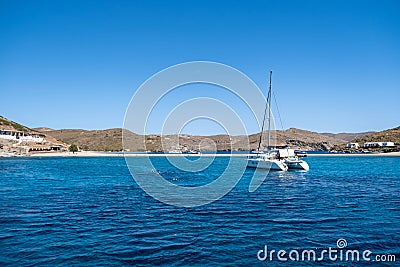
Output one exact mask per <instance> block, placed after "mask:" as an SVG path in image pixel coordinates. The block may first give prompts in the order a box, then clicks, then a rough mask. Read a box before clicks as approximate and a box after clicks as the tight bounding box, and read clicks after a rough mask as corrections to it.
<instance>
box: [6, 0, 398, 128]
mask: <svg viewBox="0 0 400 267" xmlns="http://www.w3.org/2000/svg"><path fill="white" fill-rule="evenodd" d="M399 14H400V1H366V0H362V1H304V0H303V1H260V2H257V1H242V2H237V1H12V0H10V1H4V0H0V114H1V115H3V116H6V117H8V118H10V119H12V120H15V121H17V122H20V123H22V124H25V125H27V126H30V127H37V126H47V127H51V128H56V129H59V128H84V129H104V128H112V127H121V126H122V123H123V117H124V113H125V109H126V107H127V105H128V103H129V100H130V98H131V97H132V95H133V93H134V92H135V90H136V89H137V88H138V87H139V86H140V85H141V84H142V83H143V82H144V81H145V80H146V79H147V78H149V77H150V76H151V75H153V74H154V73H156V72H158V71H160V70H162V69H164V68H166V67H168V66H171V65H174V64H177V63H182V62H186V61H193V60H207V61H216V62H221V63H224V64H228V65H230V66H232V67H235V68H237V69H239V70H240V71H242V72H244V73H245V74H247V75H248V76H249V77H250V78H251V79H253V80H254V81H255V82H256V83H257V84H258V85H259V86H260V87H261V88H263V89H266V88H267V84H268V80H267V77H268V76H267V72H268V70H270V69H272V70H273V71H274V88H275V89H276V93H277V98H278V103H279V108H280V113H281V115H282V119H283V124H284V127H285V128H289V127H297V128H302V129H307V130H312V131H319V132H343V131H345V132H359V131H367V130H383V129H386V128H392V127H395V126H398V125H400V121H399V119H400V108H399V104H398V103H399V99H400V16H399ZM207 90H208V91H207ZM207 92H209V93H210V94H213V88H211V87H210V88H208V89H204V91H203V92H202V96H205V95H207ZM182 100H184V99H183V96H182ZM189 128H190V127H188V129H189ZM192 128H193V127H192ZM194 128H196V127H194ZM153 129H154V131H157V129H158V125H153ZM218 131H219V130H216V128H215V127H214V128H213V127H210V128H207V127H204V129H203V130H202V132H199V133H201V134H207V133H209V134H213V133H215V132H218ZM249 131H250V132H256V131H257V129H256V128H252V129H249ZM188 132H190V131H189V130H188ZM192 133H193V132H192Z"/></svg>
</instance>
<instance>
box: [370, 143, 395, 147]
mask: <svg viewBox="0 0 400 267" xmlns="http://www.w3.org/2000/svg"><path fill="white" fill-rule="evenodd" d="M394 146H395V145H394V142H365V143H364V147H365V148H374V147H394Z"/></svg>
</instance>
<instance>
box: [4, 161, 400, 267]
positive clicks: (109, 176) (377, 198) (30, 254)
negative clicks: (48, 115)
mask: <svg viewBox="0 0 400 267" xmlns="http://www.w3.org/2000/svg"><path fill="white" fill-rule="evenodd" d="M228 160H229V158H227V157H219V158H216V159H215V161H214V163H213V164H212V165H211V166H210V167H209V168H207V169H206V170H204V171H202V172H199V173H186V172H183V171H180V170H178V169H176V168H174V167H173V166H172V165H171V164H169V163H168V161H167V160H166V158H164V157H157V158H153V159H152V161H153V163H154V166H155V168H156V169H157V170H160V171H161V174H162V175H163V176H164V177H165V179H166V180H168V181H170V182H172V183H176V184H178V185H181V186H197V185H203V184H207V183H209V182H211V181H212V180H214V179H216V178H217V177H218V175H219V174H220V173H221V172H222V171H223V169H224V168H225V167H226V165H227V162H228ZM243 160H245V159H244V158H243ZM137 161H138V166H140V158H138V159H137ZM307 161H308V163H309V165H310V167H311V169H310V171H309V172H285V173H282V172H271V173H269V174H268V177H267V178H266V179H265V181H264V183H263V184H262V185H261V186H260V187H259V188H258V190H257V191H255V192H252V193H250V192H248V185H249V182H250V180H251V177H252V174H253V172H254V170H251V169H250V170H246V172H245V173H244V175H243V177H242V179H241V180H240V182H239V183H238V184H237V186H236V187H235V188H234V189H233V190H232V191H231V192H230V193H229V194H227V195H226V196H224V197H223V198H221V199H219V200H218V201H215V202H213V203H211V204H208V205H205V206H200V207H195V208H182V207H175V206H170V205H167V204H164V203H161V202H159V201H157V200H155V199H153V198H152V197H150V196H148V195H147V194H146V193H145V192H144V191H143V190H142V189H141V188H140V187H139V186H138V185H137V184H136V182H135V181H134V180H133V179H132V177H131V175H130V172H129V170H128V168H127V166H126V163H125V160H124V159H123V158H119V157H98V158H76V157H71V158H12V159H0V265H2V266H4V265H12V266H32V265H45V266H56V265H67V266H70V265H79V266H115V265H125V266H126V265H134V266H152V265H157V266H159V265H164V266H184V265H187V266H249V265H250V266H254V265H260V266H275V265H282V264H285V265H288V264H289V265H291V266H299V265H315V266H320V265H339V266H349V265H353V266H354V265H357V266H358V265H370V264H371V262H366V261H363V260H360V262H354V261H339V260H336V261H332V260H329V259H324V260H323V261H315V262H314V261H305V262H302V261H297V262H296V261H291V260H289V261H288V262H281V261H279V260H278V259H277V257H276V255H275V256H274V258H273V259H272V260H270V259H267V260H266V261H260V260H259V259H258V258H257V253H258V252H259V251H260V250H263V249H264V248H265V246H267V247H268V251H269V252H270V250H276V251H278V250H285V251H287V252H288V253H289V251H291V250H294V249H296V250H299V251H300V252H301V251H302V250H311V249H312V250H315V251H317V252H320V251H321V250H323V249H328V248H329V247H332V248H336V249H338V247H337V244H336V243H337V240H338V239H345V240H346V241H347V247H346V249H353V250H359V251H361V252H362V251H364V250H370V251H371V252H372V255H371V256H370V258H371V260H374V257H373V256H374V255H378V254H384V255H388V254H392V255H395V256H396V262H387V263H385V264H383V263H382V262H380V263H379V264H378V265H379V266H381V265H387V266H390V265H393V266H394V265H396V263H397V264H398V262H399V260H400V238H399V234H400V168H399V166H400V157H309V158H307ZM269 252H268V253H269ZM286 257H287V255H286ZM374 263H375V264H376V263H377V262H374Z"/></svg>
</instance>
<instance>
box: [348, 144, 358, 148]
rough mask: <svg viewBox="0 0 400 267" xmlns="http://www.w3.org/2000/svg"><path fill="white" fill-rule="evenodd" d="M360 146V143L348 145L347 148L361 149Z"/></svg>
mask: <svg viewBox="0 0 400 267" xmlns="http://www.w3.org/2000/svg"><path fill="white" fill-rule="evenodd" d="M359 147H360V145H359V144H358V143H348V144H347V145H346V148H359Z"/></svg>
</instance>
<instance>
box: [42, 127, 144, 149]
mask: <svg viewBox="0 0 400 267" xmlns="http://www.w3.org/2000/svg"><path fill="white" fill-rule="evenodd" d="M42 132H43V133H46V134H48V135H51V136H53V137H55V138H56V139H58V140H62V141H63V142H66V143H68V144H76V145H77V146H78V147H79V148H80V149H83V150H90V151H121V150H122V129H121V128H114V129H107V130H82V129H62V130H51V129H48V130H46V131H42ZM125 134H126V135H125V137H126V138H128V139H129V140H130V141H129V142H128V143H129V144H130V146H129V147H128V149H129V150H131V151H144V146H143V145H142V142H141V140H142V139H141V138H140V135H137V134H134V133H132V132H130V131H126V132H125Z"/></svg>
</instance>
